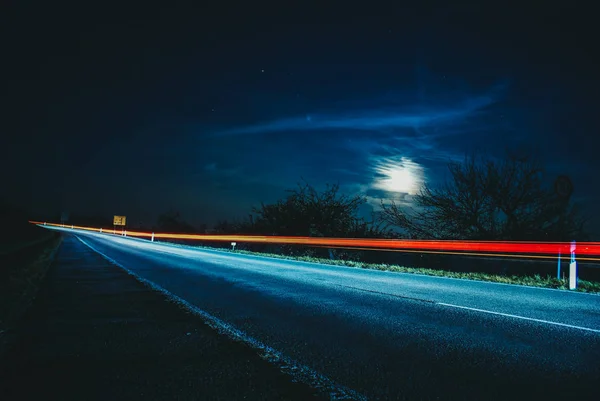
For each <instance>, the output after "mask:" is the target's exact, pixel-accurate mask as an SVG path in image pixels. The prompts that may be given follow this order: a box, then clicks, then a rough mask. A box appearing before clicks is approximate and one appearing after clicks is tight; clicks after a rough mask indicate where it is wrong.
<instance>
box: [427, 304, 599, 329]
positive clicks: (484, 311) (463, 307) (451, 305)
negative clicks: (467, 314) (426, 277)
mask: <svg viewBox="0 0 600 401" xmlns="http://www.w3.org/2000/svg"><path fill="white" fill-rule="evenodd" d="M436 304H437V305H442V306H448V307H451V308H458V309H467V310H471V311H475V312H482V313H489V314H491V315H500V316H505V317H512V318H514V319H522V320H529V321H532V322H538V323H545V324H552V325H555V326H562V327H569V328H571V329H578V330H586V331H591V332H594V333H600V330H598V329H591V328H589V327H582V326H574V325H572V324H566V323H558V322H551V321H549V320H542V319H535V318H532V317H525V316H519V315H512V314H510V313H502V312H494V311H490V310H485V309H477V308H470V307H468V306H460V305H453V304H446V303H443V302H436Z"/></svg>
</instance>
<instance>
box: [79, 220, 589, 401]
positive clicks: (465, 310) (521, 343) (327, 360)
mask: <svg viewBox="0 0 600 401" xmlns="http://www.w3.org/2000/svg"><path fill="white" fill-rule="evenodd" d="M68 231H73V230H68ZM74 231H75V232H73V233H72V234H71V235H76V236H77V237H78V238H79V239H80V240H81V241H82V242H84V243H85V244H86V245H88V246H89V247H91V248H92V249H93V250H95V251H97V252H99V253H101V254H102V255H104V256H105V257H107V258H109V259H111V260H112V261H114V262H115V263H117V264H118V265H120V266H122V267H124V268H126V269H127V270H129V271H130V272H131V273H133V274H135V275H137V276H139V277H140V278H142V279H145V280H148V281H150V282H152V283H153V284H154V285H156V286H157V287H160V288H162V289H164V290H166V291H168V292H169V293H171V294H173V295H175V296H177V297H179V298H181V299H183V300H185V301H187V302H188V303H189V304H190V305H193V307H195V308H198V309H199V310H201V311H203V312H205V313H206V314H207V316H212V317H214V318H216V319H218V320H219V321H222V322H225V323H227V324H229V325H231V326H233V327H234V328H236V329H239V330H240V331H241V332H242V335H244V336H248V338H252V339H256V340H258V341H260V342H261V343H263V344H266V345H268V346H271V347H273V348H274V349H275V350H277V351H279V352H280V353H281V354H283V355H285V356H287V357H289V358H291V359H292V360H295V361H297V362H298V363H299V364H303V365H306V366H308V367H310V368H312V369H314V370H315V371H316V372H319V373H320V374H322V375H324V376H325V377H327V378H329V379H331V380H332V381H334V382H336V383H339V384H341V385H342V386H347V387H349V388H351V389H353V390H355V391H357V392H358V393H360V394H363V395H364V396H366V397H367V398H369V399H394V400H395V399H432V400H433V399H465V400H467V399H469V400H471V399H472V400H481V399H486V400H491V399H498V400H504V399H511V400H517V399H532V398H533V399H541V398H546V399H565V398H566V399H597V397H598V394H597V393H598V391H600V388H599V387H598V383H599V382H600V297H599V296H597V295H590V294H582V293H572V292H567V291H558V290H549V289H541V288H531V287H523V286H512V285H502V284H494V283H485V282H474V281H468V280H457V279H448V278H439V277H430V276H421V275H411V274H400V273H392V272H381V271H372V270H362V269H356V268H349V267H341V266H329V265H319V264H312V263H305V262H296V261H287V260H280V259H271V258H264V257H256V256H248V255H240V254H232V253H228V252H221V251H211V250H204V249H194V248H191V247H182V246H177V245H170V244H164V243H156V242H155V243H151V242H149V241H145V240H138V239H131V238H124V237H120V236H112V235H105V234H95V233H89V232H84V231H77V230H74Z"/></svg>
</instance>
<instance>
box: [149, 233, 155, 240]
mask: <svg viewBox="0 0 600 401" xmlns="http://www.w3.org/2000/svg"><path fill="white" fill-rule="evenodd" d="M150 241H151V242H154V233H152V239H151V240H150Z"/></svg>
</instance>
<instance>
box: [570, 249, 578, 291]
mask: <svg viewBox="0 0 600 401" xmlns="http://www.w3.org/2000/svg"><path fill="white" fill-rule="evenodd" d="M575 288H577V262H576V261H575V241H573V242H571V263H570V264H569V289H570V290H574V289H575Z"/></svg>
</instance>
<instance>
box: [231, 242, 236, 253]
mask: <svg viewBox="0 0 600 401" xmlns="http://www.w3.org/2000/svg"><path fill="white" fill-rule="evenodd" d="M235 245H236V244H235V242H232V243H231V250H232V251H235Z"/></svg>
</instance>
